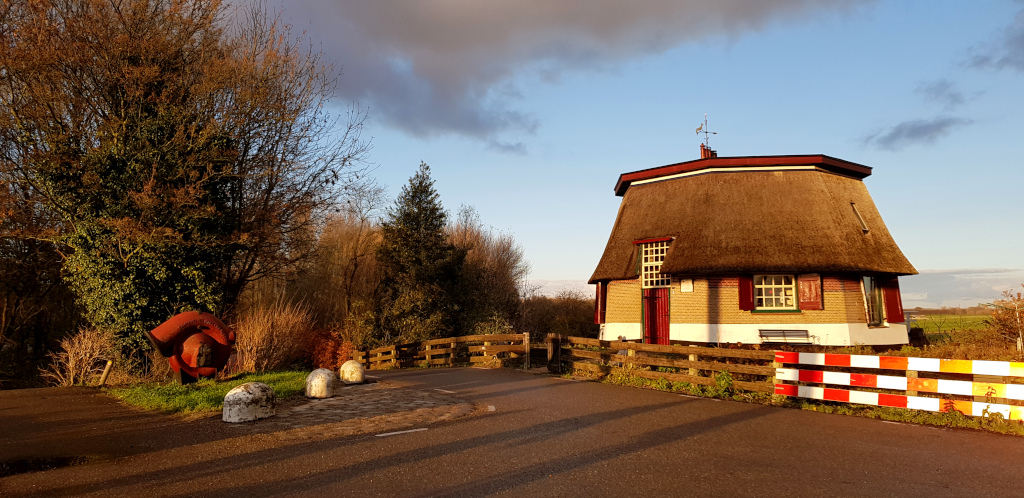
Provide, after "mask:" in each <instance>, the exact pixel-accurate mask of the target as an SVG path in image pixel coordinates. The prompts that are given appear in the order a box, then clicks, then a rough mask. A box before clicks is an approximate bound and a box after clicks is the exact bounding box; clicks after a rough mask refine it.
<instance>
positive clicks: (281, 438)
mask: <svg viewBox="0 0 1024 498" xmlns="http://www.w3.org/2000/svg"><path fill="white" fill-rule="evenodd" d="M337 393H338V394H336V395H335V396H334V397H332V398H327V399H305V398H302V399H300V400H298V401H293V400H288V401H286V402H283V403H280V404H279V405H278V409H277V415H276V416H274V417H271V418H268V419H263V420H258V421H256V422H249V423H241V424H230V425H229V427H230V428H231V429H232V431H237V432H235V433H237V434H239V435H242V434H252V435H253V436H254V437H256V438H258V439H263V438H264V437H265V438H268V439H272V440H274V441H278V442H292V441H302V440H324V439H333V438H338V437H345V436H353V435H359V434H372V433H379V432H385V431H397V430H402V429H407V428H412V427H422V426H424V425H428V424H432V423H435V422H440V421H444V420H452V419H455V418H458V417H462V416H465V415H468V414H470V413H473V412H474V411H475V409H476V407H474V405H473V404H472V403H469V402H467V401H464V400H462V399H460V398H458V397H457V396H454V395H453V394H450V393H444V392H440V391H425V390H420V389H412V388H409V387H404V386H403V385H402V384H400V383H397V382H394V381H379V382H374V383H371V384H363V385H355V386H346V387H343V388H341V389H338V390H337Z"/></svg>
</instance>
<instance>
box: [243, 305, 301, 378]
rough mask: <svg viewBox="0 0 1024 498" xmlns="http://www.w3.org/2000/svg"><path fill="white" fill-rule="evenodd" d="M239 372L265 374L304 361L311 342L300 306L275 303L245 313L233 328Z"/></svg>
mask: <svg viewBox="0 0 1024 498" xmlns="http://www.w3.org/2000/svg"><path fill="white" fill-rule="evenodd" d="M235 331H236V334H237V340H236V342H235V351H236V352H237V353H238V365H239V370H241V371H243V372H266V371H270V370H276V369H280V368H283V367H286V366H289V365H291V364H293V363H295V362H297V361H300V360H303V359H305V358H306V357H307V356H308V354H309V352H310V347H311V341H312V338H313V319H312V315H311V313H310V311H309V309H308V308H307V307H305V306H302V305H296V304H290V303H287V304H284V303H280V302H278V303H276V304H274V305H271V306H265V307H257V308H253V309H251V310H249V311H248V312H246V313H245V314H244V315H242V317H241V318H240V320H239V321H238V323H237V324H236V325H235Z"/></svg>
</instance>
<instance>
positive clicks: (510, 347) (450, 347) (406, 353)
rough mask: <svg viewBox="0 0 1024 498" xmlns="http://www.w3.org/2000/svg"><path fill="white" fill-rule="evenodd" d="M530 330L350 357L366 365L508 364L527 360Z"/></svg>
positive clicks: (448, 339)
mask: <svg viewBox="0 0 1024 498" xmlns="http://www.w3.org/2000/svg"><path fill="white" fill-rule="evenodd" d="M529 352H530V334H529V333H525V334H486V335H467V336H461V337H445V338H443V339H432V340H429V341H423V342H415V343H410V344H398V345H394V346H384V347H380V348H375V349H371V350H369V351H357V352H356V353H355V354H354V355H353V358H354V359H355V360H357V361H359V362H360V363H362V364H364V365H366V368H367V369H384V368H404V367H418V366H433V365H448V366H458V365H474V364H476V365H481V366H495V367H498V366H508V365H524V366H526V367H529V363H530V355H529Z"/></svg>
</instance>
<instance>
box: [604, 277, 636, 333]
mask: <svg viewBox="0 0 1024 498" xmlns="http://www.w3.org/2000/svg"><path fill="white" fill-rule="evenodd" d="M642 301H643V300H642V294H641V292H640V279H639V278H636V279H633V280H613V281H611V282H608V310H607V311H606V312H605V322H607V323H640V320H641V317H642V313H641V311H640V306H641V303H642Z"/></svg>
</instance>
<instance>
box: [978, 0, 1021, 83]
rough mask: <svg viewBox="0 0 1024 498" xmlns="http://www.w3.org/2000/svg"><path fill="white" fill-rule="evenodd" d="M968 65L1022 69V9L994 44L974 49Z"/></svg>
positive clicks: (986, 67)
mask: <svg viewBox="0 0 1024 498" xmlns="http://www.w3.org/2000/svg"><path fill="white" fill-rule="evenodd" d="M974 52H975V53H974V55H973V56H972V57H971V60H970V61H969V62H968V65H969V66H971V67H976V68H985V69H989V68H991V69H1005V68H1009V69H1015V70H1017V71H1024V9H1022V10H1021V11H1019V12H1017V15H1016V16H1014V18H1013V24H1011V25H1010V26H1009V27H1008V28H1006V30H1005V31H1004V32H1003V33H1002V34H1001V35H1000V37H999V40H998V42H996V43H995V45H994V46H992V47H988V48H983V49H975V50H974Z"/></svg>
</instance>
